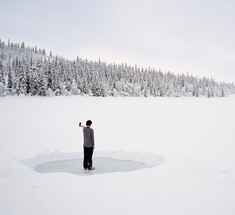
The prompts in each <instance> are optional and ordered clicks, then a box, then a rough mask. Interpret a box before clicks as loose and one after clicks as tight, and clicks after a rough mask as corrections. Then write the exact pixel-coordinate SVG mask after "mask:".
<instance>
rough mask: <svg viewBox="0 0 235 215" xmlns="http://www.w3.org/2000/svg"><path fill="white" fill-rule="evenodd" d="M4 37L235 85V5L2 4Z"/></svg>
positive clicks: (27, 0)
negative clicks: (212, 78) (211, 78)
mask: <svg viewBox="0 0 235 215" xmlns="http://www.w3.org/2000/svg"><path fill="white" fill-rule="evenodd" d="M0 8H1V12H0V38H1V39H3V40H4V41H6V42H7V39H8V38H9V39H10V40H11V41H13V42H19V43H21V42H25V43H26V44H28V45H37V46H38V47H40V48H45V49H46V51H47V52H49V51H50V50H52V52H53V53H54V54H58V55H62V56H64V57H66V58H69V59H75V58H76V56H77V55H79V56H80V57H82V58H87V59H88V60H98V58H99V57H100V58H101V60H103V61H106V62H111V63H112V62H116V63H121V62H127V63H128V64H133V65H134V64H137V65H139V66H144V67H148V66H150V67H154V68H156V69H162V70H163V71H165V72H167V71H168V70H169V71H171V72H174V73H187V72H188V73H189V74H193V75H197V76H199V77H201V76H209V77H214V78H215V79H217V80H219V81H220V80H225V81H230V82H231V81H234V82H235V1H234V0H83V1H82V0H51V1H50V0H37V1H35V0H19V1H17V0H14V1H13V0H0Z"/></svg>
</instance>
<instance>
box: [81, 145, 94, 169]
mask: <svg viewBox="0 0 235 215" xmlns="http://www.w3.org/2000/svg"><path fill="white" fill-rule="evenodd" d="M83 148H84V160H83V167H84V168H90V167H92V155H93V147H83Z"/></svg>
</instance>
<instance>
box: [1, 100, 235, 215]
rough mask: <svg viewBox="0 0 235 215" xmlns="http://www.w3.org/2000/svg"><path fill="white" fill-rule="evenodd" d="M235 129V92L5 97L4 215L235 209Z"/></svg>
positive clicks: (201, 214) (195, 214)
mask: <svg viewBox="0 0 235 215" xmlns="http://www.w3.org/2000/svg"><path fill="white" fill-rule="evenodd" d="M87 119H91V120H92V121H93V125H92V128H93V129H94V132H95V141H96V148H95V151H94V154H93V161H94V166H95V168H96V169H95V170H94V171H84V173H82V171H83V170H82V168H83V166H82V160H83V132H82V129H81V128H80V127H78V123H79V122H82V123H83V124H84V123H85V122H86V120H87ZM234 128H235V97H226V98H211V99H207V98H95V97H80V96H72V97H52V98H48V97H46V98H41V97H6V98H1V99H0V191H1V192H0V214H4V215H32V214H33V215H42V214H43V215H44V214H45V215H50V214H55V215H64V214H69V215H77V214H86V215H99V214H102V215H106V214H112V215H120V214H121V215H129V214H135V215H142V214H148V215H155V214H163V215H182V214H183V215H184V214H190V215H191V214H192V215H210V214H213V215H234V214H235V204H234V199H235V156H234V154H235V144H234V140H235V132H234ZM148 167H152V168H148ZM35 168H36V169H37V170H38V171H41V172H50V173H47V174H43V173H40V172H37V171H35ZM129 170H136V171H129ZM114 171H116V172H114ZM127 171H129V172H127ZM68 172H70V173H69V174H68ZM106 172H109V174H102V173H106ZM71 173H74V174H71ZM79 174H80V175H79ZM82 174H91V175H92V176H90V177H85V176H84V175H82ZM22 197H23V198H22Z"/></svg>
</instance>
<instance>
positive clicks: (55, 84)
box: [0, 39, 235, 97]
mask: <svg viewBox="0 0 235 215" xmlns="http://www.w3.org/2000/svg"><path fill="white" fill-rule="evenodd" d="M234 92H235V86H234V84H233V83H225V82H220V83H219V82H216V81H215V80H214V79H212V78H206V77H203V78H198V77H194V76H191V75H189V74H186V75H185V74H181V75H175V74H173V73H171V72H167V73H163V72H161V71H160V70H156V69H152V68H140V67H138V66H137V65H135V66H130V65H127V64H126V63H125V64H115V63H114V64H107V63H105V62H101V61H100V60H99V61H98V62H94V61H88V60H86V59H82V58H80V57H77V58H76V60H67V59H65V58H63V57H60V56H54V55H52V53H51V52H50V53H49V54H48V55H47V54H46V51H45V49H40V48H38V47H36V46H35V47H28V46H25V43H21V44H18V43H12V42H11V41H8V43H7V44H6V43H5V42H3V41H1V39H0V96H7V95H28V96H59V95H88V96H100V97H104V96H145V97H148V96H155V97H156V96H168V97H180V96H195V97H201V96H205V97H224V96H227V95H229V94H232V93H234Z"/></svg>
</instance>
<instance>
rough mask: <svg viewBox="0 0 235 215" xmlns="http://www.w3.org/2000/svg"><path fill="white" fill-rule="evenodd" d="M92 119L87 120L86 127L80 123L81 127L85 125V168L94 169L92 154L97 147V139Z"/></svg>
mask: <svg viewBox="0 0 235 215" xmlns="http://www.w3.org/2000/svg"><path fill="white" fill-rule="evenodd" d="M91 124H92V121H91V120H87V122H86V127H84V126H82V125H81V123H79V126H80V127H83V137H84V144H83V149H84V160H83V168H84V169H85V170H87V169H88V170H94V169H95V168H94V167H93V166H92V155H93V151H94V149H95V139H94V130H93V129H92V128H91Z"/></svg>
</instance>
